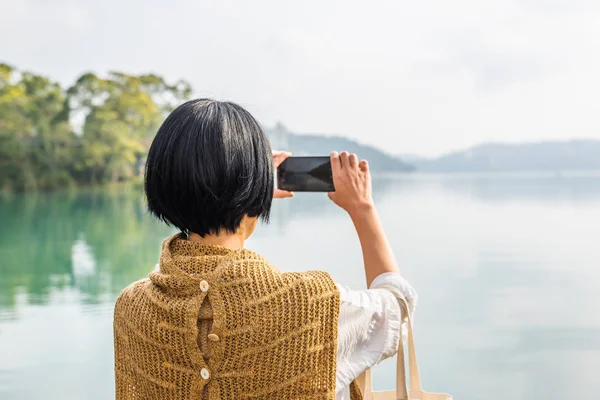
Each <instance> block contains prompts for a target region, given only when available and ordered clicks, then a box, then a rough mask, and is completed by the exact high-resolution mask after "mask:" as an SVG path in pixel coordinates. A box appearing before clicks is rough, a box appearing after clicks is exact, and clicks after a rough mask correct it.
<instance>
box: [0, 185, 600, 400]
mask: <svg viewBox="0 0 600 400" xmlns="http://www.w3.org/2000/svg"><path fill="white" fill-rule="evenodd" d="M374 192H375V198H376V201H377V204H378V206H379V209H380V213H381V215H382V217H383V222H384V225H385V228H386V231H387V232H388V234H389V237H390V241H391V243H392V246H393V248H394V249H395V251H396V254H397V257H398V259H399V261H400V263H401V268H402V272H403V273H404V274H405V275H406V276H407V277H408V278H409V280H410V281H411V282H412V283H413V284H414V285H415V287H416V288H417V290H418V291H419V294H420V302H419V306H418V308H417V314H416V339H417V350H418V355H419V362H420V367H421V374H422V379H423V381H424V385H425V387H426V388H427V389H428V390H431V391H447V392H450V393H452V394H453V395H454V396H455V398H456V399H457V400H470V399H482V400H505V399H509V398H510V399H511V400H519V399H597V398H598V397H600V379H598V377H597V374H598V371H600V310H599V307H598V305H597V304H598V299H597V298H598V291H599V289H600V245H599V244H598V242H599V238H600V175H596V176H514V175H513V176H478V177H477V176H454V177H435V176H428V177H426V176H417V175H414V176H408V177H402V178H386V179H382V178H381V179H378V180H377V181H376V183H375V187H374ZM140 199H141V195H140V193H139V192H135V191H127V190H117V191H108V190H105V191H90V192H81V193H78V194H51V195H37V196H24V197H22V196H15V197H12V198H0V273H1V275H0V398H1V399H2V400H17V399H19V400H21V399H23V400H24V399H27V400H31V399H44V400H55V399H61V400H69V399H109V398H113V371H112V368H113V367H112V363H113V350H112V306H113V301H114V299H115V298H116V296H117V295H118V293H119V292H120V290H121V289H122V288H123V287H125V286H126V285H127V284H128V283H129V282H131V281H133V280H136V279H139V278H141V277H143V276H145V275H146V274H147V273H148V272H149V271H150V270H151V269H152V268H153V266H154V264H155V263H156V261H157V257H158V251H159V245H160V243H161V240H162V239H163V238H164V237H165V236H167V235H169V234H170V233H171V232H172V231H171V230H170V229H168V228H165V227H163V226H161V225H160V224H159V223H157V222H154V221H152V220H151V219H150V218H149V217H148V216H147V215H146V214H145V213H144V210H143V204H142V202H141V200H140ZM248 247H250V248H252V249H253V250H256V251H258V252H260V253H262V254H263V255H265V256H266V257H267V258H269V259H270V260H271V261H272V262H274V263H275V264H276V265H278V266H279V267H280V268H281V269H282V270H306V269H325V270H327V271H329V272H331V273H332V274H333V275H334V277H335V278H336V279H337V280H338V281H340V282H342V283H344V284H348V285H351V286H354V287H357V288H359V287H362V286H363V284H364V283H363V279H364V278H363V271H362V263H361V255H360V249H359V247H358V241H357V238H356V237H355V233H354V231H353V228H352V225H351V223H350V221H349V220H348V218H347V217H346V216H345V215H344V213H343V212H341V211H340V210H338V209H337V208H336V207H335V206H334V205H332V204H330V202H329V200H328V199H327V198H326V196H323V195H314V194H313V195H298V196H297V197H296V198H294V199H292V200H282V201H280V202H277V204H276V206H275V209H274V212H273V220H272V223H271V225H270V226H262V227H260V228H259V230H258V231H257V232H256V234H255V236H254V237H253V238H252V239H251V241H250V242H249V243H248ZM594 304H596V305H595V306H594ZM394 374H395V372H394V363H393V362H390V361H386V362H384V363H383V364H382V365H381V366H380V367H379V368H378V370H377V371H376V375H375V384H376V386H378V387H379V388H391V387H393V382H394V378H393V377H394Z"/></svg>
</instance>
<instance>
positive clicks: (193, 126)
mask: <svg viewBox="0 0 600 400" xmlns="http://www.w3.org/2000/svg"><path fill="white" fill-rule="evenodd" d="M273 169H274V168H273V155H272V153H271V147H270V145H269V141H268V140H267V137H266V136H265V134H264V132H263V130H262V129H261V127H260V125H259V124H258V122H257V121H256V120H255V119H254V117H252V115H250V113H249V112H248V111H246V110H245V109H244V108H242V107H240V106H239V105H237V104H234V103H230V102H220V101H215V100H211V99H198V100H191V101H188V102H186V103H184V104H182V105H180V106H179V107H177V108H176V109H175V110H174V111H173V112H172V113H171V114H170V115H169V116H168V117H167V119H166V120H165V121H164V122H163V124H162V125H161V127H160V128H159V130H158V132H157V134H156V137H155V138H154V140H153V141H152V145H151V146H150V151H149V153H148V159H147V161H146V171H145V181H144V189H145V191H146V198H147V200H148V210H149V211H150V213H151V214H153V215H154V216H156V217H157V218H159V219H161V220H163V221H164V222H166V223H167V225H170V226H175V227H177V228H179V229H180V230H181V231H182V232H186V233H190V232H194V233H197V234H199V235H200V236H203V237H204V236H205V235H207V234H212V233H219V232H221V231H223V230H225V231H228V232H235V231H236V230H237V229H238V228H239V226H240V224H241V222H242V219H243V218H244V216H245V215H248V216H249V217H260V218H261V219H262V220H264V221H266V222H267V221H268V220H269V214H270V211H271V202H272V199H273V185H274V179H273Z"/></svg>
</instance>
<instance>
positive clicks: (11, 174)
mask: <svg viewBox="0 0 600 400" xmlns="http://www.w3.org/2000/svg"><path fill="white" fill-rule="evenodd" d="M190 94H191V87H190V85H189V84H188V83H186V82H185V81H177V82H176V83H175V84H173V85H170V84H168V83H167V82H165V80H164V79H163V78H161V77H159V76H157V75H152V74H149V75H140V76H134V75H127V74H123V73H119V72H111V73H109V74H108V76H107V77H106V78H101V77H98V76H96V75H94V74H92V73H86V74H84V75H82V76H81V77H80V78H79V79H77V81H76V82H75V84H74V85H73V86H72V87H70V88H69V89H68V90H67V91H66V92H65V91H64V90H63V89H62V88H61V87H60V85H59V84H58V83H56V82H54V81H52V80H50V79H48V78H45V77H42V76H39V75H36V74H33V73H30V72H21V71H17V70H16V69H15V68H13V67H12V66H10V65H7V64H0V190H9V191H10V190H16V191H21V190H35V189H54V188H58V187H64V186H68V185H72V184H74V183H77V184H83V185H88V184H97V183H104V182H114V181H123V180H128V179H131V178H134V177H138V176H139V175H140V172H141V166H142V164H143V160H144V156H145V154H146V151H147V150H148V147H149V145H150V141H151V138H152V136H153V135H154V133H155V132H156V130H157V129H158V126H159V124H160V123H161V122H162V120H163V119H164V117H165V116H166V114H167V113H168V112H170V111H171V110H172V109H173V108H174V107H175V106H176V105H178V104H180V103H181V102H182V101H184V100H186V99H187V98H189V96H190Z"/></svg>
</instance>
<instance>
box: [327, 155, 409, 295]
mask: <svg viewBox="0 0 600 400" xmlns="http://www.w3.org/2000/svg"><path fill="white" fill-rule="evenodd" d="M331 169H332V173H333V183H334V186H335V192H330V193H329V198H330V199H331V200H332V201H333V202H334V203H335V204H337V205H338V206H339V207H341V208H342V209H344V210H345V211H346V212H347V213H348V215H350V218H351V219H352V222H353V223H354V227H355V228H356V232H357V234H358V237H359V240H360V245H361V247H362V253H363V259H364V264H365V274H366V277H367V285H368V286H371V283H372V282H373V280H374V279H375V278H376V277H378V276H379V275H381V274H383V273H386V272H398V267H397V264H396V259H395V257H394V253H393V252H392V249H391V247H390V245H389V243H388V241H387V238H386V236H385V233H384V231H383V228H382V226H381V222H380V220H379V215H378V214H377V210H376V208H375V204H374V203H373V196H372V189H371V173H370V172H369V164H368V163H367V161H365V160H362V161H360V162H359V161H358V158H357V157H356V154H348V153H347V152H342V153H340V154H338V153H337V152H333V153H331Z"/></svg>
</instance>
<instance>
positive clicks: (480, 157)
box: [410, 140, 600, 172]
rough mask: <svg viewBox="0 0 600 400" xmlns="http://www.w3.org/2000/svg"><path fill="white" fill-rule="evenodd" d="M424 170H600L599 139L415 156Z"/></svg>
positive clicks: (489, 146)
mask: <svg viewBox="0 0 600 400" xmlns="http://www.w3.org/2000/svg"><path fill="white" fill-rule="evenodd" d="M410 162H411V163H412V164H413V165H415V167H416V168H417V171H421V172H493V171H498V172H511V171H535V172H544V171H548V172H554V171H576V170H578V171H586V170H600V141H599V140H573V141H568V142H540V143H528V144H498V143H491V144H484V145H481V146H477V147H473V148H471V149H468V150H465V151H458V152H455V153H450V154H447V155H444V156H442V157H439V158H435V159H419V158H418V157H412V158H411V159H410Z"/></svg>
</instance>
